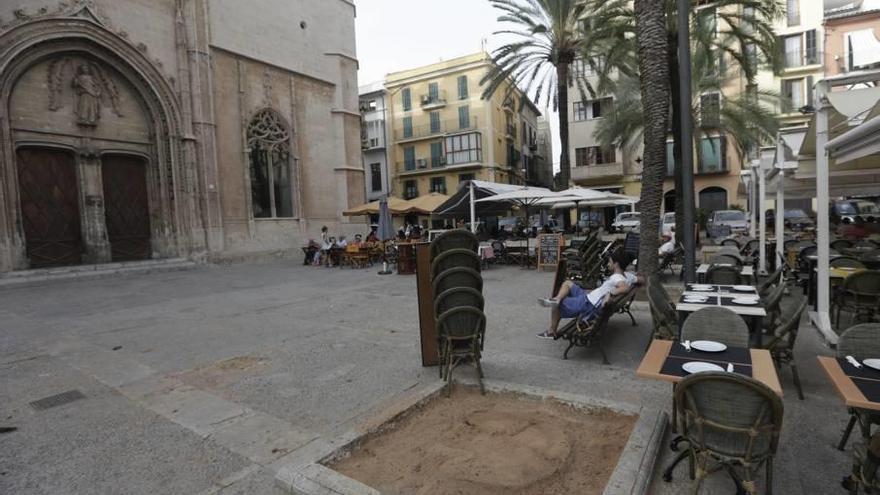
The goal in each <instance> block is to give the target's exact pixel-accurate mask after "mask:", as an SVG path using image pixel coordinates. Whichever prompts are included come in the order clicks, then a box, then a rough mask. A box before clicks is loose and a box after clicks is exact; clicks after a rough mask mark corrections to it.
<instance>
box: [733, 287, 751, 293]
mask: <svg viewBox="0 0 880 495" xmlns="http://www.w3.org/2000/svg"><path fill="white" fill-rule="evenodd" d="M733 290H735V291H739V292H754V291H755V288H754V287H752V286H751V285H734V286H733Z"/></svg>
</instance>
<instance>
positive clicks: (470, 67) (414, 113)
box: [385, 52, 550, 199]
mask: <svg viewBox="0 0 880 495" xmlns="http://www.w3.org/2000/svg"><path fill="white" fill-rule="evenodd" d="M491 67H492V61H491V58H490V56H489V54H487V53H485V52H481V53H477V54H473V55H468V56H464V57H459V58H455V59H452V60H448V61H444V62H440V63H436V64H431V65H427V66H424V67H419V68H417V69H411V70H406V71H401V72H395V73H391V74H388V76H387V77H386V80H385V87H386V90H387V96H386V98H387V108H388V109H387V125H388V128H389V129H388V137H389V143H388V156H389V170H390V174H391V178H392V180H391V190H392V191H391V193H392V194H393V195H394V196H398V197H402V198H404V199H412V198H416V197H418V196H422V195H426V194H429V193H431V192H439V193H443V194H453V193H454V192H455V191H456V190H457V189H458V187H459V184H460V183H461V182H464V181H467V180H471V179H476V180H484V181H489V182H500V183H505V184H527V183H528V184H533V185H543V184H538V183H537V182H536V181H537V180H538V177H541V174H539V173H538V171H539V169H540V168H541V167H546V166H549V165H548V163H549V162H550V160H545V157H541V156H539V154H538V146H537V137H538V132H537V130H538V123H537V119H538V116H540V112H539V111H538V109H537V108H536V107H535V106H534V105H533V104H532V103H531V102H530V101H529V100H528V98H526V97H525V95H524V94H523V93H522V91H520V90H518V89H514V91H513V92H512V93H511V94H510V95H509V96H508V97H507V98H505V96H506V95H507V88H505V87H502V88H499V89H498V91H496V92H495V94H494V95H493V96H492V98H491V99H488V100H483V99H482V98H481V96H482V92H483V88H482V87H481V86H480V80H481V79H482V78H483V77H484V76H485V74H486V73H487V72H488V71H489V69H490V68H491Z"/></svg>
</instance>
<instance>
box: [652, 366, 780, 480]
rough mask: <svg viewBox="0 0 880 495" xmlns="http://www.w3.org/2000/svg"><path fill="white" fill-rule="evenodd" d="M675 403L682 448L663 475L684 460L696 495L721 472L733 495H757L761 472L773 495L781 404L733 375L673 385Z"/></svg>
mask: <svg viewBox="0 0 880 495" xmlns="http://www.w3.org/2000/svg"><path fill="white" fill-rule="evenodd" d="M675 403H676V404H677V406H678V409H679V410H680V411H681V415H680V416H679V417H680V418H681V421H680V431H681V432H682V434H683V435H684V438H685V440H686V441H687V443H688V448H687V450H685V451H683V452H682V453H681V454H679V456H678V458H677V459H676V460H675V462H674V463H673V464H672V465H671V466H670V467H669V468H668V469H667V470H666V472H665V473H664V479H666V480H667V481H670V480H671V479H672V469H673V468H674V467H675V465H676V464H677V463H678V462H679V461H681V460H682V459H684V457H688V459H689V463H690V472H691V475H692V476H693V477H695V478H696V484H695V486H694V493H699V491H700V487H701V486H702V484H703V481H704V480H705V479H706V477H708V476H709V475H710V474H712V473H714V472H717V471H719V470H722V469H724V470H726V471H727V472H728V474H730V476H731V478H733V480H734V482H735V483H736V485H737V493H743V492H745V493H749V494H757V493H758V491H757V488H756V486H755V478H756V477H757V476H756V475H757V474H758V471H759V470H760V469H761V468H762V467H763V468H764V469H765V470H766V473H765V482H766V489H765V492H766V493H767V494H772V493H773V456H774V455H775V454H776V449H777V447H778V445H779V433H780V431H781V429H782V414H783V406H782V400H780V398H779V396H778V395H776V394H775V393H774V392H773V391H772V390H770V388H769V387H767V386H766V385H764V384H763V383H761V382H759V381H757V380H754V379H752V378H748V377H745V376H742V375H738V374H735V373H722V372H705V373H696V374H693V375H690V376H688V377H686V378H685V379H683V380H682V381H681V382H679V383H678V386H677V387H676V389H675Z"/></svg>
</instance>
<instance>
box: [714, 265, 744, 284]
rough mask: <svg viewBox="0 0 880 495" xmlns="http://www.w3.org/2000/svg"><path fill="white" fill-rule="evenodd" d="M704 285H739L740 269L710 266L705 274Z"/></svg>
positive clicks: (740, 278)
mask: <svg viewBox="0 0 880 495" xmlns="http://www.w3.org/2000/svg"><path fill="white" fill-rule="evenodd" d="M706 283H708V284H716V285H739V284H741V283H742V275H741V274H740V268H739V267H736V266H724V265H712V266H710V267H709V270H708V271H707V272H706Z"/></svg>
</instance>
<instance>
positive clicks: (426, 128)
mask: <svg viewBox="0 0 880 495" xmlns="http://www.w3.org/2000/svg"><path fill="white" fill-rule="evenodd" d="M461 124H467V125H464V126H462V125H461ZM476 128H477V118H476V117H471V118H470V119H468V122H461V121H459V119H450V120H446V121H442V122H440V125H439V126H434V127H432V126H431V125H430V124H427V125H416V126H413V127H412V132H410V133H409V134H407V133H405V132H403V129H395V130H394V139H396V140H398V141H403V140H409V139H424V138H429V137H435V136H440V135H443V134H449V133H453V132H459V131H468V130H473V129H476Z"/></svg>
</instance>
